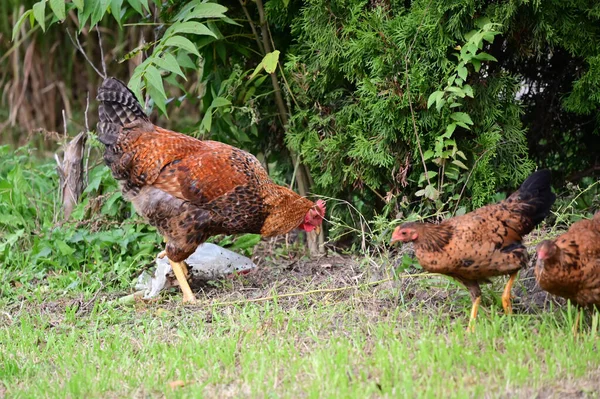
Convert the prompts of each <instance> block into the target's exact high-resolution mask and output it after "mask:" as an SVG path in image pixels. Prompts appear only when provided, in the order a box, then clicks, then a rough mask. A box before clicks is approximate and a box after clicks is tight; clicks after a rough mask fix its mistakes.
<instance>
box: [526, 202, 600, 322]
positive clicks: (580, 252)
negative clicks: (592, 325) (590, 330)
mask: <svg viewBox="0 0 600 399" xmlns="http://www.w3.org/2000/svg"><path fill="white" fill-rule="evenodd" d="M536 252H537V262H536V264H535V278H536V280H537V282H538V284H539V286H540V287H541V288H542V289H543V290H545V291H548V292H549V293H551V294H554V295H558V296H561V297H563V298H567V299H570V300H571V301H573V302H574V303H576V304H577V305H579V306H581V307H587V306H596V307H597V308H599V309H600V212H597V213H596V214H595V215H594V217H593V219H591V220H588V219H584V220H580V221H578V222H576V223H573V225H572V226H571V227H570V228H569V230H568V231H567V232H566V233H564V234H562V235H560V236H558V237H556V238H555V239H554V240H552V241H550V240H545V241H542V242H541V243H539V244H538V247H537V250H536ZM579 315H580V312H577V318H576V321H575V325H574V332H576V331H577V325H578V322H579Z"/></svg>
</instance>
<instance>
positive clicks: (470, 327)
mask: <svg viewBox="0 0 600 399" xmlns="http://www.w3.org/2000/svg"><path fill="white" fill-rule="evenodd" d="M480 303H481V297H480V296H478V297H477V298H476V299H475V300H474V301H473V307H472V308H471V319H470V320H469V325H468V326H467V333H474V332H475V319H476V318H477V311H478V310H479V304H480Z"/></svg>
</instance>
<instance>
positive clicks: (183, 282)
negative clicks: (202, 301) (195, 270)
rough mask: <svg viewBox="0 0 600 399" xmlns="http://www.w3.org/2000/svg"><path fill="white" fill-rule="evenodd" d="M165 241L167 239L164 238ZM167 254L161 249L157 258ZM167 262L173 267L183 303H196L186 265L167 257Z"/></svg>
mask: <svg viewBox="0 0 600 399" xmlns="http://www.w3.org/2000/svg"><path fill="white" fill-rule="evenodd" d="M165 242H167V239H166V238H165ZM166 255H167V251H162V252H160V253H159V254H158V257H159V258H161V259H162V258H164V257H165V256H166ZM169 264H171V269H173V273H175V277H176V278H177V282H178V283H179V287H181V292H182V293H183V303H196V297H195V296H194V293H193V292H192V289H191V288H190V285H189V284H188V281H187V277H188V270H187V266H186V265H185V263H184V262H173V261H172V260H171V259H169Z"/></svg>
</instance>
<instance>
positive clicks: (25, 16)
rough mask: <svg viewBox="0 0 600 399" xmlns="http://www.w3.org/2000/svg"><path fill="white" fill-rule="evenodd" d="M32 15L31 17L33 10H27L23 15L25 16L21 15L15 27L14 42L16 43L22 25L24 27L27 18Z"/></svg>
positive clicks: (13, 32) (13, 31)
mask: <svg viewBox="0 0 600 399" xmlns="http://www.w3.org/2000/svg"><path fill="white" fill-rule="evenodd" d="M30 15H31V10H27V11H25V12H24V13H23V15H21V16H20V17H19V19H18V20H17V23H16V24H15V26H13V30H12V39H11V40H12V41H14V40H15V38H16V37H17V33H18V32H19V29H20V28H21V25H23V22H25V18H27V17H28V16H30Z"/></svg>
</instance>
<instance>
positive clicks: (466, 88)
mask: <svg viewBox="0 0 600 399" xmlns="http://www.w3.org/2000/svg"><path fill="white" fill-rule="evenodd" d="M463 90H464V92H465V95H466V96H468V97H471V98H473V88H472V87H471V85H464V86H463Z"/></svg>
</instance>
